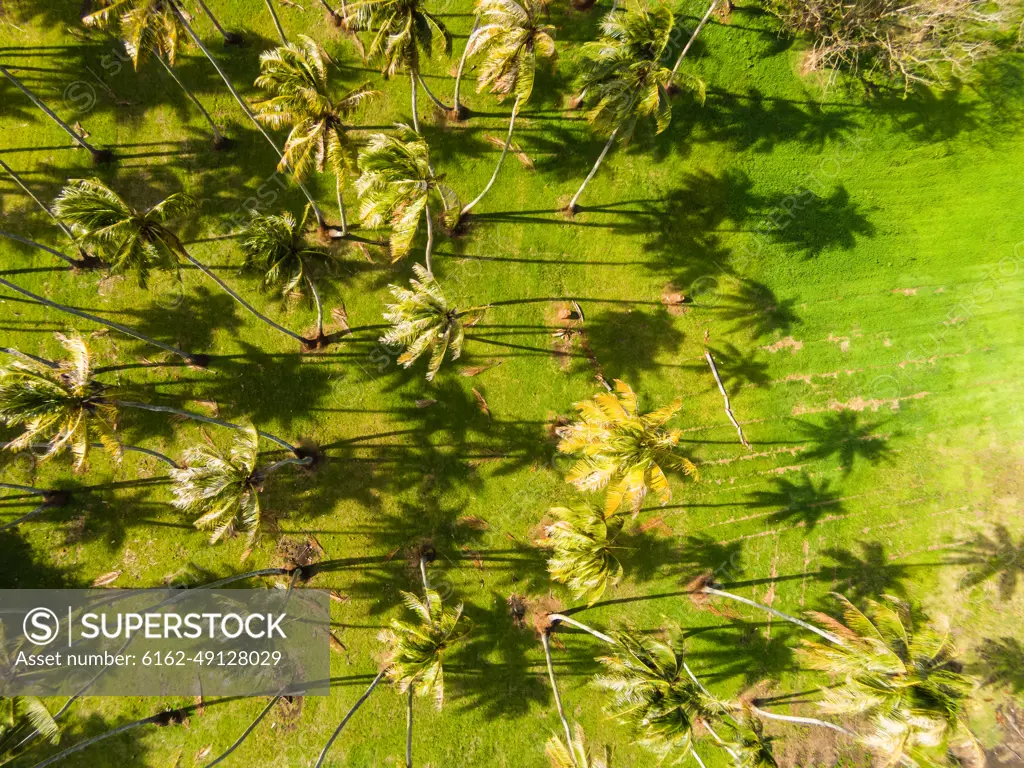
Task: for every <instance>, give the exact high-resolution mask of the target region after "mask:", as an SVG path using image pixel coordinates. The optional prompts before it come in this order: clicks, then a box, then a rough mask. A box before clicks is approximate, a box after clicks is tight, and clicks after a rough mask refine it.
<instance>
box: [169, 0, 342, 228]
mask: <svg viewBox="0 0 1024 768" xmlns="http://www.w3.org/2000/svg"><path fill="white" fill-rule="evenodd" d="M169 2H170V3H171V7H172V8H173V9H174V15H175V16H177V17H178V20H179V21H180V22H181V25H182V28H183V29H184V30H185V32H186V33H187V34H188V36H189V37H190V38H191V39H192V42H194V43H195V44H196V45H197V46H198V47H199V50H201V51H202V52H203V55H204V56H206V58H207V59H209V61H210V64H212V65H213V68H214V69H215V70H217V74H218V75H220V79H221V80H223V81H224V85H225V86H227V89H228V91H229V92H230V93H231V95H232V96H233V97H234V99H235V101H236V102H238V106H240V107H241V108H242V111H243V112H245V115H246V117H248V118H249V119H250V120H251V121H252V122H253V124H254V125H255V126H256V128H257V129H258V130H259V132H260V133H261V134H263V138H265V139H266V140H267V143H268V144H270V146H271V147H272V148H273V149H274V152H276V153H277V156H278V157H280V158H281V161H282V162H284V163H285V167H287V162H285V159H284V154H283V153H282V152H281V150H280V149H279V148H278V146H277V142H275V141H274V139H273V138H271V136H270V134H269V133H267V131H266V129H265V128H264V127H263V124H262V123H260V121H259V120H257V119H256V114H255V113H254V112H253V111H252V107H250V106H249V104H248V103H247V102H246V101H245V99H243V98H242V95H241V94H240V93H239V92H238V91H236V90H235V86H234V85H232V84H231V80H230V78H228V76H227V74H226V73H225V72H224V70H223V69H221V67H220V64H218V63H217V60H216V59H215V58H213V54H212V53H210V50H209V49H208V48H207V47H206V46H205V45H203V41H202V40H200V39H199V35H198V34H196V31H195V30H194V29H193V28H192V25H191V24H189V23H188V20H187V19H186V18H185V14H184V13H182V11H181V8H179V7H178V5H177V3H176V2H175V0H169ZM295 183H296V184H297V185H298V187H299V189H301V190H302V194H304V195H305V196H306V199H307V200H308V201H309V204H310V206H311V207H312V208H313V214H314V215H315V216H316V221H317V224H319V225H320V227H321V228H324V227H326V226H327V222H326V221H325V220H324V214H323V212H322V211H321V210H320V207H319V206H318V205H317V204H316V200H315V199H314V198H313V194H312V193H311V192H310V191H309V189H308V188H307V187H306V185H305V184H303V183H302V182H301V181H299V180H298V179H295Z"/></svg>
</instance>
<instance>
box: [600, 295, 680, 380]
mask: <svg viewBox="0 0 1024 768" xmlns="http://www.w3.org/2000/svg"><path fill="white" fill-rule="evenodd" d="M585 328H586V338H587V340H588V341H589V343H590V346H591V348H592V349H593V351H594V354H595V355H596V356H597V359H598V360H599V361H600V363H601V365H602V367H603V368H604V369H605V370H606V371H607V372H608V373H609V374H610V377H613V378H620V379H624V380H626V381H636V380H637V378H639V375H640V374H641V373H642V372H643V371H649V370H653V369H654V368H656V367H657V359H658V357H659V356H661V355H662V354H667V355H672V354H674V353H675V352H677V351H678V349H679V347H680V345H681V344H682V343H683V333H682V331H679V330H678V329H677V328H676V325H675V323H674V321H673V319H672V317H671V316H670V315H669V313H668V310H667V309H666V308H665V307H658V308H657V309H651V310H643V309H635V308H634V309H610V310H607V311H605V312H602V313H600V314H598V315H596V316H595V317H593V318H588V319H587V321H586V326H585ZM582 364H583V365H587V364H588V363H587V361H582Z"/></svg>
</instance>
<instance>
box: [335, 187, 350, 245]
mask: <svg viewBox="0 0 1024 768" xmlns="http://www.w3.org/2000/svg"><path fill="white" fill-rule="evenodd" d="M341 187H342V183H341V176H335V177H334V191H335V194H337V196H338V215H339V216H340V217H341V236H342V237H345V236H346V235H347V234H348V221H347V220H346V218H345V201H344V200H343V199H342V195H341Z"/></svg>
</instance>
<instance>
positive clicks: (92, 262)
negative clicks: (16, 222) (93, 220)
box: [0, 159, 102, 267]
mask: <svg viewBox="0 0 1024 768" xmlns="http://www.w3.org/2000/svg"><path fill="white" fill-rule="evenodd" d="M0 168H3V169H4V170H5V171H6V172H7V175H8V176H10V177H11V178H12V179H13V180H14V183H15V184H17V185H18V186H19V187H20V188H21V191H22V192H24V193H25V194H26V195H28V196H29V197H30V198H32V201H33V202H34V203H35V204H36V205H38V206H39V207H40V208H41V209H42V210H43V212H44V213H45V214H46V215H47V216H49V217H50V218H51V219H53V221H54V223H55V224H56V225H57V226H58V227H59V228H60V231H61V232H63V233H64V234H65V235H66V236H67V238H68V240H70V241H71V242H72V243H74V245H75V247H76V248H77V249H78V254H79V256H80V257H81V258H80V260H79V261H75V260H73V259H72V260H71V263H72V264H74V265H75V266H78V267H83V266H90V267H92V266H98V265H100V264H102V262H101V261H100V260H99V259H97V258H95V257H90V256H89V255H87V254H86V253H85V251H83V250H82V248H81V246H79V244H78V239H77V238H76V237H75V233H74V232H72V231H71V229H70V227H68V225H67V224H65V223H64V222H63V221H61V220H60V217H59V216H57V214H55V213H54V212H53V211H52V210H51V209H50V206H48V205H47V204H46V203H44V202H43V201H42V200H40V199H39V198H38V197H36V196H35V193H34V192H32V190H31V189H30V188H29V186H28V184H26V183H25V181H24V180H23V179H22V178H21V177H20V176H19V175H18V174H17V173H15V171H14V169H13V168H11V166H9V165H8V164H7V163H5V162H4V161H3V160H2V159H0ZM7 236H8V237H11V238H12V239H17V238H16V237H15V236H14V235H7ZM23 242H24V241H23ZM56 255H58V256H60V258H62V259H67V258H68V257H67V256H65V255H64V254H62V253H57V254H56Z"/></svg>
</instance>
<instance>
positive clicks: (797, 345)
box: [761, 336, 804, 355]
mask: <svg viewBox="0 0 1024 768" xmlns="http://www.w3.org/2000/svg"><path fill="white" fill-rule="evenodd" d="M803 348H804V343H803V342H802V341H798V340H797V339H794V338H793V337H792V336H787V337H786V338H784V339H779V340H778V341H776V342H775V343H774V344H767V345H765V346H763V347H761V349H763V350H765V351H766V352H771V353H772V354H773V355H774V354H775V353H776V352H779V351H781V350H783V349H788V350H790V351H791V352H792V353H793V354H794V355H795V354H796V353H797V352H799V351H800V350H801V349H803Z"/></svg>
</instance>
